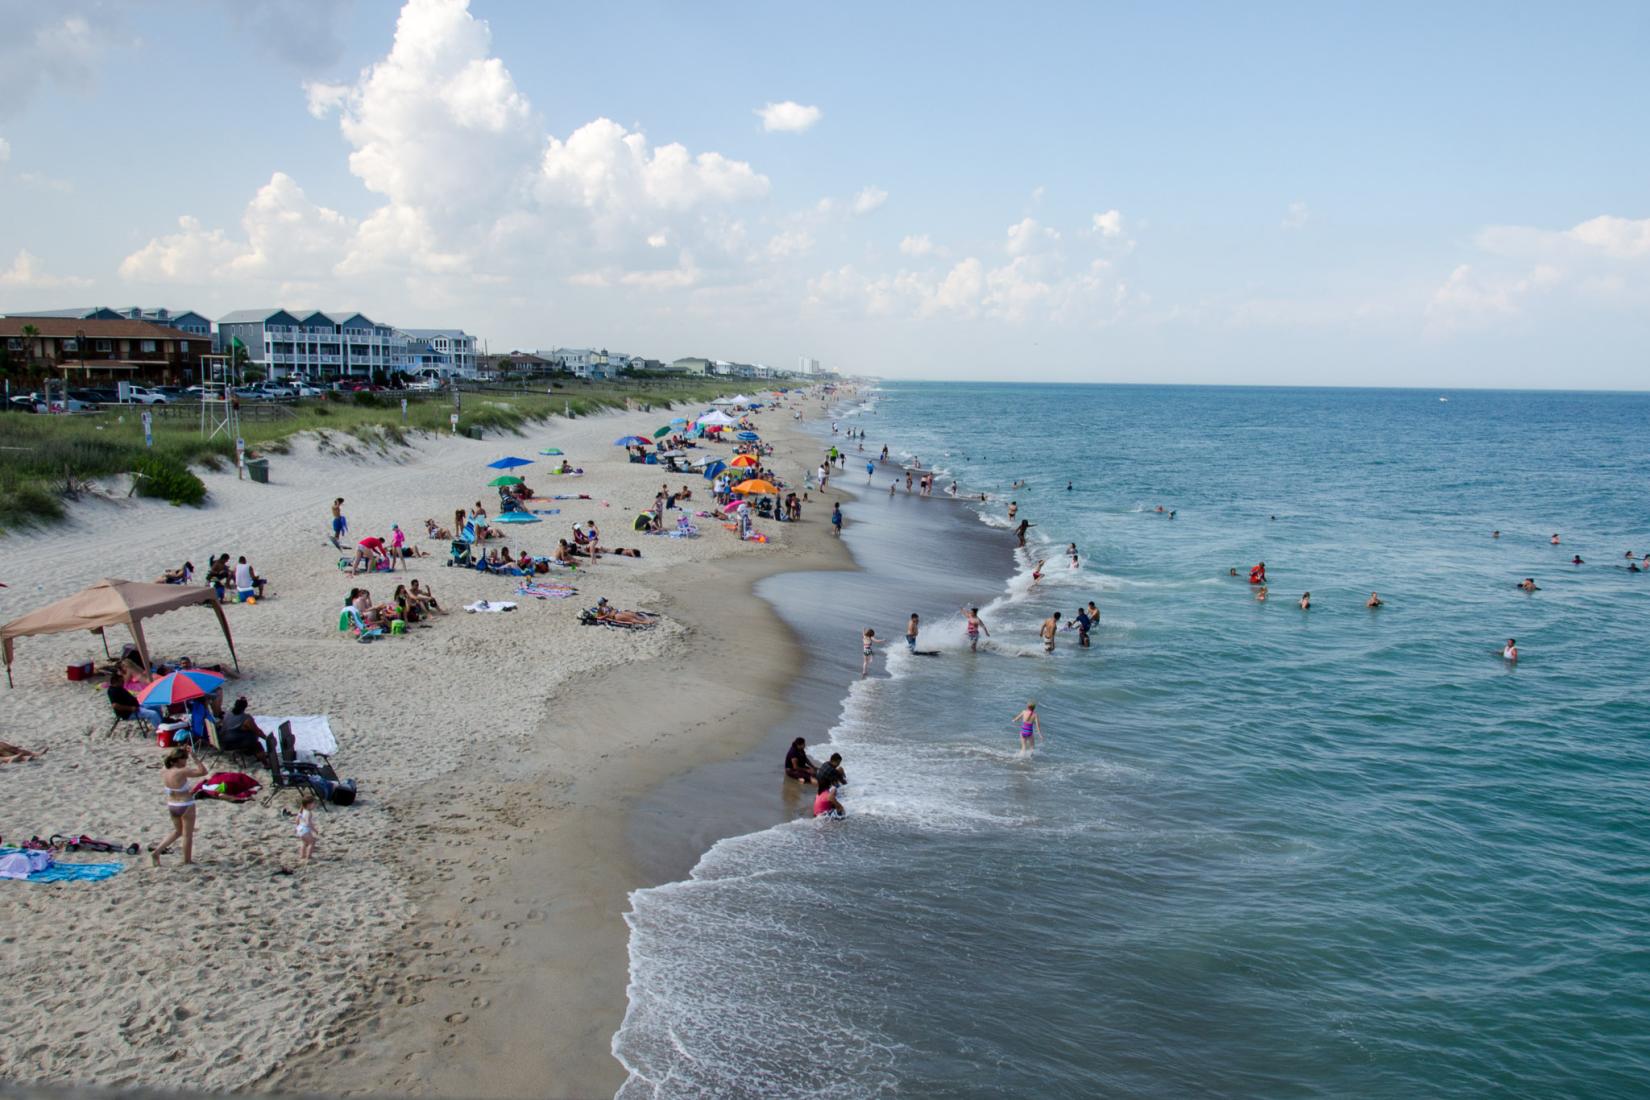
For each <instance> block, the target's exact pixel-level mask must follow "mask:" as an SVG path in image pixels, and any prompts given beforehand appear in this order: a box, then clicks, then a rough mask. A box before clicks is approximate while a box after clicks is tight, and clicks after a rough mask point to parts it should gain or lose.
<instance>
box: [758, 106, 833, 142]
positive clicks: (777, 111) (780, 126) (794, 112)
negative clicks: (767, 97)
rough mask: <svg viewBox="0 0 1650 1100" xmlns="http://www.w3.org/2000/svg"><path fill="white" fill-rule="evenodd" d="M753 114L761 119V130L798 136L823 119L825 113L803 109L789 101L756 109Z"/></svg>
mask: <svg viewBox="0 0 1650 1100" xmlns="http://www.w3.org/2000/svg"><path fill="white" fill-rule="evenodd" d="M755 114H756V115H757V116H758V117H759V118H761V119H762V129H764V130H767V131H769V132H770V133H786V134H800V133H802V132H803V131H804V130H808V129H811V128H812V127H813V125H814V123H816V122H818V121H819V120H820V119H822V118H824V117H825V112H824V111H821V110H820V109H819V108H818V107H805V106H803V105H802V104H800V103H795V102H792V101H791V100H789V99H787V100H785V102H783V103H769V104H767V105H766V106H763V107H758V108H757V109H756V111H755Z"/></svg>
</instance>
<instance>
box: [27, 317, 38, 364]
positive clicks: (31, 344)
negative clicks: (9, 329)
mask: <svg viewBox="0 0 1650 1100" xmlns="http://www.w3.org/2000/svg"><path fill="white" fill-rule="evenodd" d="M39 345H40V328H39V326H38V325H24V326H23V360H24V362H26V363H28V364H29V365H30V366H33V365H34V357H35V352H36V351H38V350H39Z"/></svg>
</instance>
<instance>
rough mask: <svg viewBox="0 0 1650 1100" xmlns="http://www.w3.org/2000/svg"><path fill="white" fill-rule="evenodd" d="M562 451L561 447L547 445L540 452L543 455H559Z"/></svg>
mask: <svg viewBox="0 0 1650 1100" xmlns="http://www.w3.org/2000/svg"><path fill="white" fill-rule="evenodd" d="M561 453H562V452H561V448H560V447H546V448H545V449H544V450H542V451H540V452H539V454H541V455H559V454H561Z"/></svg>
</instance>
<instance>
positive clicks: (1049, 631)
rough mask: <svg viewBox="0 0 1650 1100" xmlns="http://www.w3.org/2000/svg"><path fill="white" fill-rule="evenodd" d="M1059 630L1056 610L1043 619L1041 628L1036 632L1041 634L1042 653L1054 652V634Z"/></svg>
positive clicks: (1058, 614) (1058, 616)
mask: <svg viewBox="0 0 1650 1100" xmlns="http://www.w3.org/2000/svg"><path fill="white" fill-rule="evenodd" d="M1059 630H1060V613H1059V612H1058V611H1056V612H1055V613H1054V614H1052V615H1050V616H1049V617H1048V618H1046V619H1044V620H1043V626H1042V629H1041V630H1039V631H1038V632H1037V633H1038V634H1040V635H1041V636H1042V639H1043V652H1044V653H1053V652H1054V636H1055V635H1056V634H1057V633H1059Z"/></svg>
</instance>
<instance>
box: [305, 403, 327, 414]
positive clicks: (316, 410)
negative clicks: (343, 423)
mask: <svg viewBox="0 0 1650 1100" xmlns="http://www.w3.org/2000/svg"><path fill="white" fill-rule="evenodd" d="M308 411H309V412H310V413H311V414H312V415H314V416H331V415H332V410H331V409H329V408H327V407H326V406H325V405H311V406H310V407H309V410H308Z"/></svg>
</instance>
